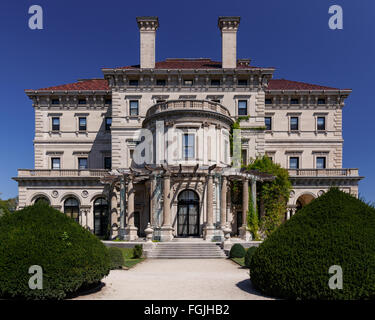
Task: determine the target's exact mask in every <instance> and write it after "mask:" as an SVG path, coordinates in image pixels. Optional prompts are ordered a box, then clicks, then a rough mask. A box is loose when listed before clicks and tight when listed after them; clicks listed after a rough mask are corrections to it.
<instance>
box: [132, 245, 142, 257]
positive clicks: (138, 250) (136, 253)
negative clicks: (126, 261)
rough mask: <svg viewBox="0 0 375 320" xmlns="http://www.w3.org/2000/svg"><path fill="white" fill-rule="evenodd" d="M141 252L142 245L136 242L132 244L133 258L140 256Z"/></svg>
mask: <svg viewBox="0 0 375 320" xmlns="http://www.w3.org/2000/svg"><path fill="white" fill-rule="evenodd" d="M142 254H143V247H142V245H140V244H136V245H135V246H134V251H133V258H135V259H137V258H142Z"/></svg>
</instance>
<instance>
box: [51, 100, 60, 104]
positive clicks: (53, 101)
mask: <svg viewBox="0 0 375 320" xmlns="http://www.w3.org/2000/svg"><path fill="white" fill-rule="evenodd" d="M51 104H60V100H59V99H52V100H51Z"/></svg>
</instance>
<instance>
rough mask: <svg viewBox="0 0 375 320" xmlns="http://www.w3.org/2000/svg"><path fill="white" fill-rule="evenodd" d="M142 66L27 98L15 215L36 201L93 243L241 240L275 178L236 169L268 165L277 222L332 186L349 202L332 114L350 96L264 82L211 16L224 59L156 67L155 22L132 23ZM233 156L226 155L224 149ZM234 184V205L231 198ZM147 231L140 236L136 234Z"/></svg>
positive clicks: (233, 26) (354, 180) (353, 182)
mask: <svg viewBox="0 0 375 320" xmlns="http://www.w3.org/2000/svg"><path fill="white" fill-rule="evenodd" d="M137 23H138V26H139V31H140V64H139V65H129V66H122V67H115V68H103V69H102V72H103V78H101V79H82V80H78V81H77V82H76V83H72V84H64V85H58V86H53V87H48V88H42V89H36V90H26V91H25V92H26V94H27V95H28V97H29V98H30V99H31V100H32V106H33V108H34V110H35V137H34V153H35V164H34V167H35V168H34V169H19V170H18V176H17V177H15V178H14V179H15V180H16V181H17V182H18V188H19V208H23V207H25V206H27V205H31V204H33V203H35V202H37V201H46V202H48V203H49V204H50V205H51V206H52V207H54V208H56V209H58V210H61V211H62V212H64V213H65V214H67V215H68V216H70V217H72V218H73V219H75V220H76V221H77V222H78V223H80V224H81V225H83V226H84V227H85V228H87V229H89V230H90V231H92V232H93V233H95V234H96V235H98V236H100V237H105V238H111V239H112V238H120V239H125V240H131V241H132V240H136V239H137V238H138V237H144V235H145V229H149V230H150V228H151V230H152V236H153V238H154V239H156V240H160V241H169V240H172V239H173V238H174V237H203V238H204V239H206V240H209V241H212V240H219V239H223V236H224V234H225V230H226V231H227V232H229V231H230V234H231V235H232V236H239V237H241V238H242V239H244V240H249V239H250V234H249V231H248V229H247V224H246V221H247V219H246V215H247V212H248V210H249V191H250V195H251V201H250V203H251V205H252V206H253V207H254V208H256V188H257V184H258V185H259V184H261V183H262V182H263V181H267V180H272V179H273V178H274V177H272V176H270V175H267V174H262V173H259V172H256V171H248V170H244V169H241V168H240V165H235V161H233V159H234V157H233V153H232V156H231V129H232V126H233V124H234V123H235V122H236V121H237V120H238V119H240V120H241V122H240V125H241V133H240V136H239V138H238V139H239V140H238V139H237V141H239V143H240V144H239V149H238V150H237V151H238V152H239V154H240V163H242V164H245V165H246V164H249V163H250V162H251V160H252V159H255V158H256V157H258V156H263V155H267V156H268V157H270V158H271V159H272V161H274V162H275V163H279V164H280V165H281V166H282V167H284V168H287V169H288V170H289V176H290V180H291V182H292V186H293V190H292V191H291V193H290V198H289V202H288V210H287V212H286V213H285V219H289V218H290V217H291V216H292V215H293V214H294V213H295V212H296V210H298V208H300V207H302V206H304V205H306V204H308V203H309V202H310V201H312V200H313V199H314V198H317V197H319V196H320V195H322V194H323V193H324V192H326V191H327V190H328V189H329V188H330V187H331V186H337V187H339V188H340V189H341V190H343V191H346V192H348V193H351V194H353V195H355V196H358V182H359V181H360V180H361V179H362V177H361V176H359V173H358V169H345V168H343V167H342V162H343V159H342V154H343V138H342V130H343V128H342V110H343V107H344V101H345V99H346V98H347V97H348V96H349V94H350V93H351V90H350V89H337V88H331V87H326V86H321V85H315V84H308V83H303V82H297V81H291V80H286V79H273V73H274V71H275V69H274V68H271V67H256V66H253V65H252V63H251V61H250V60H249V59H237V30H238V28H239V25H240V17H219V19H218V27H219V30H220V33H221V41H222V60H221V62H219V61H213V60H211V59H208V58H198V59H176V58H173V59H166V60H164V61H160V62H156V61H155V42H156V41H155V39H156V31H157V30H158V28H159V20H158V18H157V17H138V18H137ZM234 149H235V148H233V150H234ZM234 181H240V182H241V186H242V190H243V192H242V199H240V201H234V200H233V199H232V198H233V196H232V194H231V192H230V190H231V185H232V183H233V182H234ZM146 233H147V232H146Z"/></svg>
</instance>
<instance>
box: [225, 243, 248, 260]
mask: <svg viewBox="0 0 375 320" xmlns="http://www.w3.org/2000/svg"><path fill="white" fill-rule="evenodd" d="M245 254H246V250H245V248H244V247H243V246H242V245H240V244H239V243H235V244H234V245H233V246H232V248H231V249H230V252H229V257H230V258H243V257H245Z"/></svg>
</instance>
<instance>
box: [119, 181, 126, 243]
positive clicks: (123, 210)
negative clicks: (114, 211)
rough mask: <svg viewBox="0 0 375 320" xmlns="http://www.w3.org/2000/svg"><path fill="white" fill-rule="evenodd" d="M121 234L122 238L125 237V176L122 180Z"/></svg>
mask: <svg viewBox="0 0 375 320" xmlns="http://www.w3.org/2000/svg"><path fill="white" fill-rule="evenodd" d="M119 236H120V238H121V239H123V238H124V237H125V177H124V176H122V177H121V180H120V228H119Z"/></svg>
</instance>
